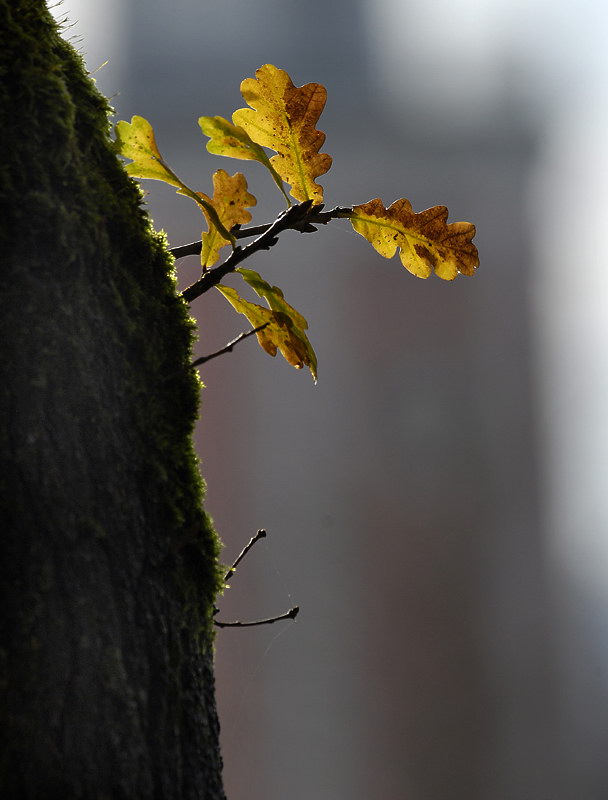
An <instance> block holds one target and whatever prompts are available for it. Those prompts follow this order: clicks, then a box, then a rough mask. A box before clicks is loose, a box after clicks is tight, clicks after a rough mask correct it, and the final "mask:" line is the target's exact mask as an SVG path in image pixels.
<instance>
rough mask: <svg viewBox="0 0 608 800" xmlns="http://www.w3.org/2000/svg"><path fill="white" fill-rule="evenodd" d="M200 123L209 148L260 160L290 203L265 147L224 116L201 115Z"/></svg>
mask: <svg viewBox="0 0 608 800" xmlns="http://www.w3.org/2000/svg"><path fill="white" fill-rule="evenodd" d="M198 124H199V125H200V128H201V130H202V132H203V133H204V134H205V136H208V137H209V141H208V142H207V150H208V151H209V152H210V153H214V154H215V155H218V156H230V157H231V158H242V159H246V160H249V161H259V163H260V164H263V165H264V166H265V167H266V169H268V170H269V172H270V174H271V175H272V179H273V180H274V182H275V183H276V185H277V186H278V187H279V190H280V191H281V193H282V194H283V196H284V197H285V199H286V200H287V203H288V204H289V202H290V201H289V198H288V197H287V194H286V193H285V189H284V188H283V181H282V180H281V176H280V175H279V174H278V173H277V172H276V170H275V169H274V167H273V166H272V164H271V163H270V158H269V157H268V155H267V154H266V151H265V150H264V148H263V147H260V145H259V144H256V143H255V142H254V141H253V139H252V138H251V137H250V136H249V134H248V133H246V131H245V130H243V128H241V127H240V126H238V125H233V124H232V123H231V122H228V120H227V119H224V118H223V117H200V118H199V121H198Z"/></svg>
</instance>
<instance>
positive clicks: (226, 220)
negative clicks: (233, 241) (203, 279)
mask: <svg viewBox="0 0 608 800" xmlns="http://www.w3.org/2000/svg"><path fill="white" fill-rule="evenodd" d="M207 201H208V202H209V203H211V205H212V206H213V208H214V209H215V210H216V212H217V215H218V217H219V218H220V220H221V221H222V224H223V225H224V227H225V228H226V229H227V230H230V229H231V228H232V226H233V225H238V224H240V225H242V224H245V223H247V222H250V221H251V214H250V213H249V211H247V208H249V207H251V206H254V205H255V204H256V202H257V201H256V199H255V197H254V196H253V195H252V194H249V192H248V191H247V181H246V180H245V176H244V175H243V174H241V173H240V172H237V173H235V174H234V175H232V176H230V175H228V173H227V172H225V171H224V170H223V169H218V170H217V172H215V173H214V175H213V198H211V199H210V198H207ZM203 213H204V214H205V216H206V217H207V222H208V224H209V231H208V232H207V233H203V235H202V247H201V264H202V265H203V267H210V266H212V265H213V264H215V262H216V261H217V260H218V258H219V252H220V249H221V248H222V247H224V245H227V244H230V242H229V241H228V239H225V238H224V237H223V236H222V234H221V233H220V232H219V231H218V229H217V228H216V227H215V225H213V222H212V220H210V219H209V215H208V214H207V212H206V210H205V209H204V208H203Z"/></svg>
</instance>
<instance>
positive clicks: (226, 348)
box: [190, 322, 270, 367]
mask: <svg viewBox="0 0 608 800" xmlns="http://www.w3.org/2000/svg"><path fill="white" fill-rule="evenodd" d="M268 325H270V322H265V323H264V324H263V325H258V327H257V328H253V329H252V330H250V331H247V332H246V333H241V334H240V335H239V336H237V337H236V339H233V340H232V341H231V342H228V344H227V345H225V346H224V347H222V349H221V350H218V351H217V352H215V353H211V354H210V355H208V356H201V357H200V358H197V359H196V360H195V361H193V362H192V364H190V366H191V367H199V366H200V365H201V364H205V363H206V362H207V361H211V359H212V358H217V357H218V356H223V355H224V353H231V352H232V348H233V347H234V346H235V345H237V344H238V343H239V342H242V341H243V339H246V338H247V337H248V336H253V334H254V333H259V332H260V331H263V330H264V328H266V327H267V326H268Z"/></svg>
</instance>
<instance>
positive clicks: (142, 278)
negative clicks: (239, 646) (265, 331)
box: [0, 0, 221, 633]
mask: <svg viewBox="0 0 608 800" xmlns="http://www.w3.org/2000/svg"><path fill="white" fill-rule="evenodd" d="M0 25H1V26H2V27H3V28H4V31H5V33H4V34H3V37H2V42H3V45H4V44H5V43H6V49H5V51H4V55H3V58H2V62H3V64H2V70H0V71H2V72H3V84H2V89H0V129H2V136H3V138H4V139H5V141H6V143H7V147H6V149H5V148H3V151H4V152H7V153H9V155H10V158H9V159H7V160H6V161H5V163H4V164H3V167H2V170H3V174H4V181H3V192H2V198H1V202H2V215H1V219H0V237H1V239H2V249H3V251H4V252H5V253H8V256H9V259H8V261H9V265H10V264H12V265H13V266H14V267H15V268H18V265H19V259H18V258H13V257H12V256H13V252H12V251H13V250H14V248H15V247H22V248H23V249H24V251H27V250H28V248H39V247H40V243H44V246H45V247H46V248H47V251H46V253H45V254H44V257H41V258H39V259H38V260H39V262H40V272H39V273H38V275H37V276H36V278H32V280H34V279H37V280H45V279H46V278H47V277H48V276H49V275H51V274H52V280H53V281H57V280H58V281H59V282H60V283H61V287H60V291H58V294H62V295H63V296H64V297H66V296H69V293H70V291H74V292H84V293H87V292H88V293H90V298H86V297H85V298H84V300H85V301H86V300H90V303H91V305H92V306H97V307H98V308H99V309H100V312H99V313H103V309H104V308H109V307H112V306H113V307H114V308H116V309H118V313H117V315H116V319H117V324H116V326H115V330H114V331H113V341H109V342H107V347H106V348H105V350H104V352H101V351H100V352H92V353H91V358H93V359H99V360H100V362H103V360H104V359H110V360H113V361H114V364H113V365H112V364H110V365H109V367H108V368H113V369H115V371H116V372H117V373H121V374H124V373H125V372H127V373H128V374H129V375H130V385H128V386H124V385H122V386H121V387H120V391H121V392H122V393H123V394H124V397H125V404H126V406H127V407H129V414H130V416H129V419H128V423H129V430H128V432H127V433H126V436H127V439H128V440H129V443H130V446H131V447H132V448H133V449H134V450H135V451H137V450H138V448H139V450H140V451H141V452H142V453H143V454H144V457H143V459H142V464H141V465H140V467H139V468H140V469H141V470H142V471H143V472H144V473H145V476H144V477H145V480H146V481H147V482H148V483H149V485H150V486H151V487H152V489H151V496H150V498H149V503H150V504H151V506H152V508H150V509H149V511H150V513H151V514H152V513H153V514H155V515H157V516H159V517H160V518H161V520H162V524H163V526H164V528H165V529H166V531H167V537H168V538H169V539H170V540H172V542H171V543H170V544H169V545H168V548H167V549H170V547H171V546H172V545H174V544H175V542H180V541H182V540H183V539H184V538H185V539H187V542H188V543H187V545H186V547H185V548H184V549H183V551H182V550H179V549H178V550H177V551H176V552H174V553H173V556H174V557H173V558H172V559H169V562H167V563H170V565H171V566H170V568H171V569H173V570H174V573H175V577H176V581H177V583H178V585H179V587H181V588H180V590H181V592H182V595H183V602H184V619H185V621H187V623H188V624H192V623H194V624H195V625H196V627H197V628H203V629H205V630H206V631H207V633H208V632H209V625H210V620H211V613H212V606H213V601H214V597H215V595H216V593H217V591H218V590H219V588H220V585H221V581H220V569H219V565H218V552H219V542H218V538H217V536H216V534H215V532H214V530H213V526H212V524H211V522H210V520H209V518H208V517H207V515H206V514H205V513H204V511H203V508H202V496H203V492H204V484H203V481H202V479H201V476H200V473H199V466H198V461H197V458H196V455H195V453H194V449H193V446H192V432H193V428H194V423H195V421H196V418H197V414H198V407H199V395H200V384H199V381H198V378H197V376H196V374H195V371H193V370H191V369H189V363H190V361H191V348H192V342H193V339H194V337H195V324H194V321H193V320H192V318H191V317H190V314H189V310H188V307H187V305H186V303H185V302H184V301H183V300H182V299H181V298H180V297H179V295H178V294H177V289H176V283H175V275H174V265H173V259H172V257H171V256H170V254H169V253H168V252H167V243H166V239H165V237H164V235H162V234H160V233H157V232H155V231H154V230H153V228H152V225H151V222H150V220H149V218H148V216H147V214H146V212H145V210H144V209H143V207H142V195H141V191H140V189H139V188H138V187H137V185H136V184H135V183H134V182H133V181H132V180H131V179H130V178H129V177H128V176H127V175H126V173H125V171H124V169H123V167H122V165H121V163H120V162H119V160H118V159H117V157H116V155H115V153H114V150H113V146H112V142H111V139H110V136H109V133H110V125H109V113H110V110H111V109H110V108H109V106H108V103H107V101H106V100H105V98H103V97H102V96H101V95H100V94H99V92H98V91H97V89H96V87H95V85H94V82H93V81H92V80H91V79H90V77H89V76H88V75H87V73H86V69H85V67H84V64H83V62H82V59H81V57H80V56H79V54H78V53H77V52H76V51H75V50H74V49H73V48H72V47H71V46H70V45H69V44H67V43H66V42H64V41H63V40H62V39H61V38H60V36H59V35H58V34H57V32H56V30H55V23H54V21H53V20H52V18H51V17H50V15H49V14H48V12H47V11H45V10H41V6H40V3H39V2H37V0H31V1H29V2H28V0H24V1H23V2H20V3H18V4H16V6H15V4H13V3H11V2H7V1H6V0H4V2H0ZM41 41H46V42H47V43H48V45H47V46H41ZM9 64H10V67H11V68H10V70H8V69H7V65H9ZM25 75H28V76H29V78H28V79H27V80H26V79H24V76H25ZM3 96H4V99H5V100H6V99H7V97H10V105H9V103H8V102H2V100H3ZM12 108H19V109H21V111H20V116H19V117H16V116H15V114H13V113H11V109H12ZM25 120H27V123H26V122H25ZM24 124H27V126H28V130H22V131H20V128H22V126H23V125H24ZM32 132H34V134H35V137H36V148H35V150H33V149H32V141H31V136H30V133H32ZM33 153H37V154H38V158H40V160H41V161H40V163H39V164H36V163H33V161H32V154H33ZM24 193H25V195H26V197H24ZM17 195H18V196H20V201H19V202H18V203H14V202H12V198H13V196H17ZM19 228H21V229H22V230H23V231H24V233H26V234H27V235H26V236H24V240H23V241H21V242H17V243H15V242H14V240H13V239H12V237H11V231H14V230H15V229H19ZM75 230H77V231H78V237H77V238H75V237H74V231H75ZM75 242H76V243H77V247H78V248H79V249H78V251H77V252H76V251H74V246H75ZM115 243H117V245H118V246H115ZM83 248H85V249H86V250H87V252H83ZM114 251H115V255H114V256H112V253H113V252H114ZM96 252H99V253H104V259H103V262H104V263H100V271H99V274H98V276H97V282H95V283H90V282H89V284H88V285H87V283H86V282H85V281H83V270H85V269H87V268H88V263H90V261H91V260H94V259H95V257H96ZM108 253H109V254H110V255H109V257H108V256H107V254H108ZM127 265H128V268H127ZM47 272H48V275H47V274H45V273H47ZM10 280H11V278H10V266H9V269H8V274H7V273H5V275H4V278H3V289H4V291H5V302H6V294H8V302H10V300H11V298H10V294H11V291H10V286H9V283H8V282H10ZM13 299H14V302H15V304H19V307H21V308H22V309H23V310H24V312H25V310H26V309H27V308H28V306H27V298H25V300H26V302H25V303H24V297H23V294H22V293H21V291H16V294H15V297H14V298H13ZM53 303H56V299H55V298H52V297H49V308H48V313H49V315H52V314H53V313H55V308H54V307H53ZM31 313H36V314H40V313H41V308H40V306H39V305H38V306H37V307H36V308H35V312H34V311H32V312H31ZM66 313H67V310H66ZM142 320H146V327H143V326H142ZM30 324H31V323H30ZM57 324H58V325H64V324H65V315H64V316H61V317H59V318H58V322H57ZM71 324H72V325H73V326H74V336H75V337H77V336H78V334H79V320H78V319H73V320H71ZM57 340H59V339H57ZM53 342H54V337H53V336H50V337H49V344H48V352H47V353H45V354H42V355H43V356H44V357H45V358H48V359H53V358H55V359H56V360H57V362H58V368H60V364H59V362H60V361H61V358H62V353H61V352H60V351H58V350H54V349H53V348H54V344H53ZM26 357H27V354H26ZM37 357H39V354H37ZM121 361H122V363H121ZM133 364H135V367H133ZM45 380H46V377H45V375H44V374H40V375H37V376H36V375H35V376H34V377H33V381H32V390H35V389H36V388H38V389H39V390H40V391H46V388H47V387H46V386H45ZM151 383H152V384H153V386H154V387H155V388H154V391H153V392H151V391H150V385H151ZM94 391H95V387H94V386H91V392H92V393H93V392H94ZM103 413H104V408H103V398H100V399H99V404H96V403H95V402H92V403H91V405H90V407H89V408H88V409H87V414H88V415H89V420H90V422H91V424H93V425H94V424H95V421H96V420H98V419H100V418H101V416H102V415H103ZM91 529H92V530H93V529H95V532H94V533H92V535H94V536H95V537H97V538H100V536H101V537H105V536H107V531H105V532H104V526H103V525H102V524H100V523H99V521H98V520H92V521H91ZM100 529H101V531H100ZM192 531H193V532H194V533H188V534H187V532H192ZM186 534H187V535H186ZM159 549H160V545H159ZM165 555H166V554H163V553H160V552H159V554H158V557H159V560H160V559H161V557H164V556H165ZM194 562H196V569H193V564H194Z"/></svg>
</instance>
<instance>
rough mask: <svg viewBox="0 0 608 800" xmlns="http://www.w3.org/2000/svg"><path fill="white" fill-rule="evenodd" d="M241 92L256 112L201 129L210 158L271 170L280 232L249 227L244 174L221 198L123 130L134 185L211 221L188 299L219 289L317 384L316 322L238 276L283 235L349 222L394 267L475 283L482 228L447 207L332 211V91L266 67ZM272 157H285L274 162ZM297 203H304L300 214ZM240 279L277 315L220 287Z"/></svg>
mask: <svg viewBox="0 0 608 800" xmlns="http://www.w3.org/2000/svg"><path fill="white" fill-rule="evenodd" d="M241 93H242V95H243V98H244V99H245V101H246V102H247V104H248V105H249V108H241V109H239V110H238V111H235V112H234V114H233V115H232V122H230V121H228V120H227V119H224V118H223V117H201V118H200V119H199V125H200V128H201V130H202V132H203V133H204V134H205V135H206V136H207V137H209V142H208V144H207V149H208V150H209V152H211V153H215V154H217V155H221V156H229V157H231V158H237V159H245V160H252V161H257V162H259V163H260V164H262V165H263V166H264V167H265V168H266V169H267V170H268V172H269V173H270V176H271V177H272V180H273V181H274V183H275V184H276V186H277V188H278V189H279V191H280V192H281V194H282V195H283V197H284V199H285V201H286V203H287V206H288V209H287V211H284V212H283V213H282V214H281V215H279V217H278V218H277V220H275V222H274V223H273V224H272V225H263V226H258V227H257V228H249V229H248V228H242V226H243V225H246V224H247V223H249V222H250V221H251V214H250V212H249V210H248V209H249V208H251V207H253V206H255V204H256V199H255V197H254V196H253V195H252V194H251V193H250V192H249V190H248V186H247V181H246V179H245V176H244V175H243V174H242V173H240V172H237V173H235V174H234V175H232V176H230V175H229V174H228V173H227V172H225V171H224V170H223V169H218V170H217V172H215V174H214V175H213V196H211V197H210V196H208V195H206V194H204V193H203V192H198V191H194V190H193V189H191V188H189V187H188V186H187V185H186V184H185V183H183V181H182V180H181V179H180V178H178V176H177V175H176V174H175V173H174V172H173V170H172V169H171V168H170V167H169V166H168V164H167V163H166V162H165V160H164V159H163V157H162V155H161V154H160V151H159V149H158V146H157V144H156V140H155V137H154V131H153V130H152V126H151V125H150V123H149V122H147V120H145V119H144V118H143V117H137V116H135V117H133V118H132V120H131V122H130V123H129V122H126V121H122V122H119V123H118V124H117V125H116V148H117V151H118V153H119V154H120V155H122V156H124V157H126V158H128V159H131V163H129V164H127V167H126V169H127V171H128V173H129V174H130V175H131V176H133V177H135V178H152V179H156V180H161V181H164V182H165V183H168V184H170V185H172V186H175V187H176V188H177V191H178V193H179V194H183V195H186V196H187V197H189V198H190V199H192V200H193V201H194V202H195V203H197V205H198V206H199V208H200V209H201V211H202V213H203V215H204V216H205V219H206V223H207V230H206V231H204V232H203V234H202V238H201V242H200V243H197V245H200V247H197V250H196V251H197V252H199V251H200V256H201V267H202V276H201V278H200V280H199V281H197V282H196V284H193V285H192V286H191V287H189V288H188V289H186V290H185V291H184V297H185V298H186V299H187V300H192V299H193V298H194V297H197V296H198V295H200V294H202V293H203V292H204V291H207V289H208V288H211V287H212V286H215V287H216V288H217V289H218V290H219V291H220V292H221V293H222V294H223V296H224V297H225V298H226V299H227V300H228V302H229V303H230V304H231V305H232V306H233V307H234V308H235V309H236V310H237V311H238V312H239V313H241V314H244V315H245V316H246V317H247V319H248V320H249V322H250V323H251V324H252V326H253V327H254V328H260V330H258V332H257V334H256V335H257V338H258V341H259V344H260V346H261V347H262V348H263V349H264V350H265V351H266V352H267V353H269V354H270V355H272V356H274V355H276V353H277V351H280V352H281V353H282V355H283V356H284V357H285V359H286V360H287V361H288V362H289V363H290V364H292V365H293V366H294V367H296V368H297V369H301V368H302V367H308V368H309V369H310V372H311V374H312V376H313V378H314V379H315V380H316V375H317V359H316V355H315V352H314V350H313V348H312V346H311V344H310V342H309V340H308V337H307V335H306V330H307V328H308V324H307V322H306V320H305V319H304V317H303V316H302V315H301V314H300V313H298V312H297V311H296V310H295V309H294V308H293V307H292V306H290V305H289V304H288V303H287V302H286V300H285V299H284V297H283V293H282V292H281V290H280V289H279V288H278V287H277V286H271V285H270V284H269V283H267V282H266V281H265V280H263V278H262V277H261V276H260V275H259V274H258V273H257V272H254V271H253V270H249V269H244V268H241V267H238V264H239V263H240V262H241V261H243V260H244V259H245V258H247V257H248V256H249V255H251V254H252V253H254V252H256V251H258V250H260V249H268V247H270V246H271V245H273V244H275V243H276V241H277V238H278V235H279V233H280V232H281V231H282V230H285V229H287V228H292V229H295V230H299V231H301V232H310V231H313V230H316V227H315V225H316V224H326V223H327V222H329V221H330V220H331V219H337V218H342V219H343V218H347V219H350V222H351V224H352V226H353V228H354V230H355V231H356V232H357V233H359V234H361V236H363V237H364V238H365V239H367V240H368V241H369V242H370V243H371V245H372V246H373V247H374V248H375V249H376V250H377V251H378V253H380V255H382V256H384V257H385V258H391V257H392V256H394V254H395V252H396V250H397V249H399V255H400V259H401V262H402V264H403V266H404V267H405V268H406V269H407V270H409V271H410V272H411V273H413V274H414V275H416V276H418V277H420V278H427V277H428V276H429V275H431V273H432V272H435V274H436V275H438V276H439V277H440V278H443V279H444V280H453V279H454V278H455V277H456V275H458V274H459V273H460V274H463V275H472V274H473V273H474V272H475V269H476V268H477V266H478V264H479V258H478V254H477V248H476V247H475V245H474V244H473V241H472V239H473V236H474V234H475V228H474V226H473V225H472V224H471V223H469V222H454V223H451V224H447V217H448V210H447V208H446V207H445V206H434V207H433V208H429V209H427V210H426V211H421V212H420V213H415V212H414V211H413V210H412V206H411V204H410V203H409V201H408V200H405V199H400V200H396V201H395V202H394V203H393V204H392V205H390V206H389V207H388V208H387V207H385V206H384V204H383V203H382V201H381V200H380V199H379V198H376V199H373V200H370V201H369V202H367V203H363V204H362V205H357V206H353V207H348V208H346V207H344V208H343V207H340V208H336V209H333V210H332V211H324V210H323V209H324V204H323V188H322V186H321V185H320V184H319V183H317V180H316V179H317V178H319V177H320V176H321V175H324V174H325V173H326V172H327V171H328V170H329V168H330V167H331V163H332V159H331V157H330V156H329V155H327V154H326V153H321V152H319V151H320V149H321V147H322V146H323V143H324V141H325V134H324V133H322V132H321V131H319V130H317V129H316V127H315V126H316V124H317V121H318V119H319V116H320V115H321V112H322V111H323V108H324V106H325V101H326V96H327V93H326V91H325V88H324V87H323V86H321V85H320V84H318V83H308V84H306V85H305V86H299V87H298V86H295V85H294V84H293V82H292V80H291V78H290V77H289V75H288V74H287V73H286V72H285V71H284V70H281V69H277V67H274V66H272V65H271V64H266V65H265V66H263V67H260V69H258V70H257V72H256V77H255V78H247V79H246V80H244V81H243V82H242V83H241ZM264 148H267V149H268V150H271V151H273V152H274V153H275V155H273V156H272V157H270V156H269V155H268V154H267V152H266V150H265V149H264ZM285 184H287V185H288V187H289V194H288V193H287V191H286V190H285ZM289 195H291V197H293V198H294V199H295V200H297V201H299V204H298V205H296V206H294V205H293V204H292V201H291V199H290V197H289ZM247 236H255V237H256V238H255V239H254V240H253V241H252V242H251V243H250V244H249V245H247V246H246V247H244V248H243V247H240V246H239V245H238V244H237V240H238V239H242V238H245V237H247ZM224 247H231V248H232V250H231V253H230V255H229V256H228V257H227V258H226V259H225V261H224V262H223V263H222V264H220V265H219V266H217V267H214V265H215V264H216V263H217V262H218V261H219V259H220V251H221V250H222V248H224ZM180 250H181V248H176V251H174V252H175V254H176V256H179V255H181V254H186V253H185V252H183V253H181V252H177V251H180ZM188 252H194V251H192V250H190V251H188ZM232 272H237V273H238V274H239V275H240V276H241V278H242V279H243V280H244V281H245V283H247V284H248V285H249V286H250V287H251V288H252V289H253V290H254V291H255V292H256V293H257V294H258V295H259V297H260V298H263V299H264V300H265V301H266V303H267V306H268V307H265V306H262V305H259V304H257V303H253V302H250V301H248V300H245V299H244V298H242V297H240V296H239V294H238V292H237V291H236V290H235V289H233V288H231V287H228V286H224V285H222V284H221V283H220V280H222V279H223V278H224V277H225V276H226V275H227V274H229V273H232Z"/></svg>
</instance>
